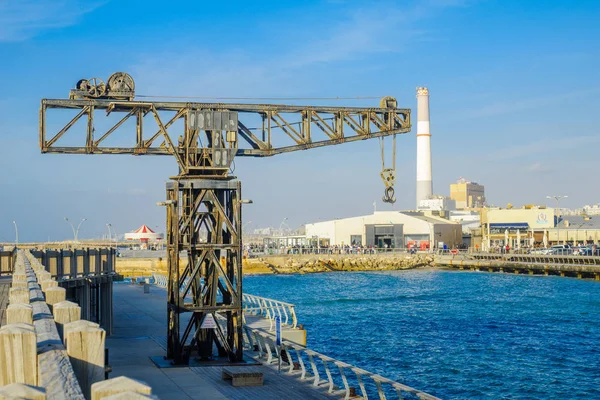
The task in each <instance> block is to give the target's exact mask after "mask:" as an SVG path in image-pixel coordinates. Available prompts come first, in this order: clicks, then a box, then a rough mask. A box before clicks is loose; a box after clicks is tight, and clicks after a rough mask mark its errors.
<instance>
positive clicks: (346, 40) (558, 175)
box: [0, 0, 600, 241]
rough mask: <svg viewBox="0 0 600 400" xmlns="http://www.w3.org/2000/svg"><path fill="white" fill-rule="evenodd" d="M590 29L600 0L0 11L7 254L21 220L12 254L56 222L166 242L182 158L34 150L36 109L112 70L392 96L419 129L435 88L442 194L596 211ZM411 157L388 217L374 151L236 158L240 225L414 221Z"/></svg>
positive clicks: (173, 89) (192, 85)
mask: <svg viewBox="0 0 600 400" xmlns="http://www.w3.org/2000/svg"><path fill="white" fill-rule="evenodd" d="M599 20H600V3H599V2H597V1H578V2H567V1H564V2H559V1H550V0H549V1H512V0H504V1H500V0H496V1H494V0H490V1H485V0H482V1H476V0H473V1H467V0H465V1H461V0H429V1H402V2H400V1H398V2H368V3H367V2H359V1H343V0H339V1H333V0H332V1H304V2H289V1H272V2H237V1H230V2H227V3H226V5H223V4H221V3H220V2H187V3H186V2H159V1H129V2H125V1H120V2H117V1H99V2H94V1H76V0H62V1H39V0H30V1H19V2H16V1H4V0H0V60H1V62H0V88H1V90H0V140H1V143H2V146H0V171H1V172H2V184H1V185H0V210H1V211H0V241H2V240H5V241H10V240H13V238H14V230H13V224H12V221H13V220H16V221H17V223H18V224H19V234H20V239H21V240H22V241H24V240H47V239H48V238H50V239H51V240H57V239H60V240H62V239H65V238H69V237H70V236H71V235H72V233H71V228H70V227H69V226H68V225H67V224H66V223H65V221H64V217H65V216H68V217H69V218H70V219H71V220H74V221H78V220H80V219H81V218H87V219H88V221H86V222H85V223H84V224H83V225H82V230H81V233H80V236H81V237H93V236H100V235H102V234H104V233H106V232H107V230H106V223H111V224H112V225H113V226H114V227H115V229H116V231H117V233H123V232H125V231H130V230H133V229H135V228H137V227H138V226H139V225H141V224H142V223H146V224H148V225H149V226H151V227H153V228H154V227H158V228H159V229H160V230H163V229H164V219H165V215H164V210H163V209H162V208H159V207H157V206H156V205H155V204H156V202H157V201H161V200H162V199H163V197H164V192H165V182H166V181H167V180H168V177H169V176H171V175H173V174H174V173H176V166H175V162H174V160H171V159H170V158H167V157H162V158H158V157H132V156H112V155H111V156H108V155H104V156H103V155H96V156H67V155H49V154H46V155H41V154H40V153H39V148H38V137H37V126H38V120H37V119H38V108H39V102H40V100H41V99H42V98H66V97H67V96H68V92H69V89H71V88H72V87H73V86H74V85H75V83H76V82H77V80H78V79H80V78H90V77H93V76H97V77H101V78H104V79H106V78H108V76H109V75H110V74H111V73H113V72H115V71H126V72H129V73H130V74H132V75H133V77H134V79H135V81H136V89H137V93H138V94H148V95H177V96H218V97H245V96H247V97H269V96H272V97H335V96H340V97H355V96H386V95H392V96H395V97H396V98H397V99H398V102H399V106H400V107H409V108H412V109H413V112H414V113H415V114H414V115H413V118H414V121H416V118H415V117H416V99H415V87H417V86H428V87H429V89H430V93H431V133H432V135H433V137H432V147H433V180H434V192H436V193H439V194H445V195H447V194H448V191H449V184H450V183H452V182H454V181H455V180H456V179H457V178H459V177H465V178H467V179H470V180H474V181H477V182H479V183H482V184H484V185H485V187H486V195H487V198H488V200H489V202H490V203H492V204H495V205H506V204H507V203H513V204H516V205H519V204H525V203H544V202H545V201H546V199H545V196H546V195H553V194H567V195H569V198H568V199H567V200H565V201H564V204H565V206H570V207H576V206H581V205H583V204H591V203H597V202H599V201H600V188H599V186H598V185H597V181H598V176H599V175H598V166H599V163H598V156H597V154H598V149H600V132H599V129H598V126H600V113H599V112H598V111H599V105H600V101H599V100H598V99H599V98H600V79H599V78H600V68H598V65H599V61H600V51H599V50H598V49H599V48H600V46H599V45H598V42H599V39H600V26H599V24H598V23H597V22H598V21H599ZM310 103H311V104H314V105H318V103H323V104H326V105H327V104H338V105H356V106H370V105H376V104H377V103H378V102H377V100H357V101H338V102H334V103H331V102H325V101H321V102H319V101H311V102H310ZM415 126H416V124H415ZM415 144H416V140H415V130H413V132H412V133H409V134H406V135H402V136H399V138H398V155H397V157H398V160H397V167H398V172H397V175H398V184H397V186H396V194H397V198H398V202H397V203H396V205H395V206H393V207H392V206H389V205H384V204H383V203H381V196H382V194H383V183H382V182H381V180H380V178H379V169H380V167H381V162H380V156H379V144H378V142H377V141H375V140H373V141H361V142H358V143H353V144H347V145H341V146H334V147H328V148H322V149H313V150H310V151H306V152H299V153H293V154H285V155H280V156H275V157H271V158H265V159H237V160H236V171H235V174H236V175H237V176H238V177H239V178H240V179H242V182H243V189H242V190H243V193H244V197H245V198H250V199H253V200H254V204H253V205H249V206H246V208H245V211H244V219H245V220H246V221H252V222H251V223H250V224H248V229H253V228H256V227H262V226H269V225H273V226H279V223H280V222H281V220H282V219H283V218H285V217H288V218H289V221H288V223H289V225H291V226H298V225H300V224H302V223H304V222H312V221H317V220H320V219H327V218H335V217H344V216H350V215H358V214H364V213H370V212H372V210H373V206H372V203H373V201H375V200H377V201H378V205H377V207H378V209H379V210H384V209H407V208H413V207H414V197H415V193H414V191H415V174H416V171H415V162H416V160H415V153H416V151H415V150H416V149H415ZM561 204H562V203H561Z"/></svg>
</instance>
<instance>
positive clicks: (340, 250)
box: [248, 246, 429, 258]
mask: <svg viewBox="0 0 600 400" xmlns="http://www.w3.org/2000/svg"><path fill="white" fill-rule="evenodd" d="M417 252H418V253H422V252H425V253H429V250H425V251H422V250H417ZM393 253H402V254H406V253H410V249H408V248H404V247H402V248H391V247H388V248H384V247H382V248H379V247H356V246H355V247H349V246H346V247H342V246H339V247H335V246H334V247H285V248H278V249H266V250H264V249H250V250H249V251H248V255H249V257H251V258H252V257H265V256H281V255H293V254H300V255H302V254H316V255H319V254H322V255H345V254H363V255H365V254H369V255H370V254H393Z"/></svg>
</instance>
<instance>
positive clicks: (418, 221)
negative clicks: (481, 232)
mask: <svg viewBox="0 0 600 400" xmlns="http://www.w3.org/2000/svg"><path fill="white" fill-rule="evenodd" d="M306 238H307V239H308V240H319V239H322V238H327V239H329V243H330V244H331V245H356V246H369V247H370V246H374V247H388V248H406V247H409V246H410V247H417V248H423V249H425V248H429V247H430V243H431V242H433V243H432V244H433V247H435V248H437V247H440V246H443V245H444V244H445V245H447V246H448V248H453V247H455V246H459V245H460V244H461V243H462V227H461V224H459V223H457V222H452V221H449V220H447V219H444V218H441V217H439V216H436V215H432V214H431V213H427V212H417V211H405V212H397V211H380V212H375V213H374V214H371V215H364V216H360V217H351V218H342V219H335V220H331V221H323V222H316V223H314V224H307V225H306Z"/></svg>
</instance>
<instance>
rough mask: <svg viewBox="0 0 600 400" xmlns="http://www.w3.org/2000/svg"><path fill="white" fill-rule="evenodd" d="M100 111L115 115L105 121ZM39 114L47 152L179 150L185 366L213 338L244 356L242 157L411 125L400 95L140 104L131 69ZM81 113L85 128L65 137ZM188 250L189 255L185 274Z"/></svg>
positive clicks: (173, 243) (231, 355)
mask: <svg viewBox="0 0 600 400" xmlns="http://www.w3.org/2000/svg"><path fill="white" fill-rule="evenodd" d="M138 98H139V97H138ZM57 109H58V110H70V112H71V115H73V114H74V115H73V118H72V119H71V120H70V121H69V122H67V123H66V124H64V122H60V123H59V122H55V121H54V120H52V115H51V114H52V113H51V112H50V111H51V110H57ZM99 112H105V113H106V117H105V118H103V119H102V120H99V119H98V118H97V114H98V113H99ZM57 114H58V112H57ZM61 114H64V111H62V112H61ZM39 118H40V120H39V144H40V149H41V151H42V153H61V154H134V155H168V156H172V157H175V159H176V161H177V165H178V166H179V173H178V175H177V176H173V177H171V179H170V181H169V182H168V183H167V184H166V192H167V193H166V198H167V199H166V201H165V202H163V203H162V205H165V206H166V211H167V232H166V233H167V238H166V242H167V259H168V268H169V274H168V276H169V282H168V294H167V313H168V332H167V359H169V360H171V361H172V362H173V363H174V364H186V363H188V362H189V361H190V357H194V358H195V359H196V358H197V359H199V360H201V361H202V360H210V359H212V358H213V357H214V356H215V354H213V344H214V345H215V347H216V348H217V350H218V356H220V357H227V358H228V360H229V362H241V361H242V360H243V348H242V203H244V200H242V193H241V182H240V181H238V180H236V178H235V177H234V176H232V175H231V173H230V167H231V163H232V161H233V159H234V157H236V156H237V157H240V156H241V157H248V156H250V157H266V156H273V155H275V154H281V153H287V152H292V151H297V150H307V149H311V148H316V147H323V146H330V145H336V144H341V143H347V142H353V141H357V140H364V139H370V138H378V137H379V138H383V137H384V136H390V135H394V136H395V135H396V134H401V133H406V132H409V131H410V128H411V122H410V109H400V108H397V102H396V99H394V98H393V97H384V98H383V99H381V103H380V104H379V107H369V108H362V107H315V106H296V105H278V104H226V103H196V102H175V101H174V102H160V101H139V100H136V96H135V84H134V81H133V78H132V77H131V76H130V75H128V74H126V73H123V72H117V73H115V74H113V75H112V76H111V77H110V78H109V79H108V81H107V83H106V84H105V83H104V82H103V81H102V80H101V79H98V78H92V79H82V80H80V81H78V82H77V85H76V87H75V89H73V90H71V92H70V95H69V99H43V100H42V101H41V108H40V113H39ZM80 120H81V121H82V123H81V124H83V122H85V128H84V129H83V131H84V132H85V135H84V136H77V137H75V136H73V135H71V136H70V137H69V138H68V139H65V138H64V136H65V134H66V133H67V132H69V131H71V130H76V129H77V128H76V127H77V126H78V124H77V122H78V121H80ZM133 120H134V121H135V128H134V129H132V128H133V126H132V121H133ZM152 122H154V126H155V127H154V128H153V129H152V130H151V131H150V132H149V129H151V128H150V124H151V123H152ZM128 123H129V124H128ZM61 126H62V127H61ZM74 126H75V128H74ZM96 128H98V130H100V129H102V130H103V133H101V134H99V133H98V131H97V129H96ZM49 130H50V132H48V131H49ZM128 130H129V132H127V131H128ZM52 132H54V133H52ZM74 142H77V143H79V144H73V143H74ZM111 143H112V144H111ZM384 169H385V168H384ZM391 194H392V196H393V191H392V193H391ZM181 251H186V252H187V254H188V262H187V265H186V266H185V268H184V269H183V271H182V272H180V268H179V264H180V256H179V254H180V252H181ZM186 298H191V302H186ZM217 316H218V317H219V320H220V321H226V322H225V323H224V329H223V328H221V325H220V324H217V325H216V327H213V325H214V324H212V323H207V324H204V327H203V323H205V322H206V321H207V319H208V320H211V319H215V317H217ZM207 326H210V328H207Z"/></svg>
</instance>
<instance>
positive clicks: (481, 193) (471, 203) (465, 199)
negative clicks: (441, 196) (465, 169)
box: [450, 178, 486, 210]
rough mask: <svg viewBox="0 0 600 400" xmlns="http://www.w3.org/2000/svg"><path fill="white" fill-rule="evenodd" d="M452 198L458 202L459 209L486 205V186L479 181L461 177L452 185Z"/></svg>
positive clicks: (457, 207)
mask: <svg viewBox="0 0 600 400" xmlns="http://www.w3.org/2000/svg"><path fill="white" fill-rule="evenodd" d="M450 198H451V199H452V200H454V201H455V202H456V209H457V210H465V209H469V208H481V207H483V206H485V204H486V203H485V188H484V187H483V185H480V184H478V183H477V182H469V181H467V180H465V179H463V178H460V179H459V180H458V181H457V182H456V183H453V184H451V185H450Z"/></svg>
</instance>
